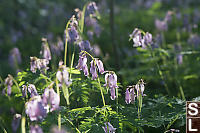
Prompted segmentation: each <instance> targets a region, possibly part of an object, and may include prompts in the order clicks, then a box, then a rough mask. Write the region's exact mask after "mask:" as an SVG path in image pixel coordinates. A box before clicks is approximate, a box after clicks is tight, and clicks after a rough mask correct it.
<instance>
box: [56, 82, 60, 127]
mask: <svg viewBox="0 0 200 133" xmlns="http://www.w3.org/2000/svg"><path fill="white" fill-rule="evenodd" d="M56 88H57V94H58V96H59V98H60V90H59V86H58V79H57V78H56ZM58 130H61V114H60V111H59V114H58Z"/></svg>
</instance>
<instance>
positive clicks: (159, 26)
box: [155, 19, 168, 31]
mask: <svg viewBox="0 0 200 133" xmlns="http://www.w3.org/2000/svg"><path fill="white" fill-rule="evenodd" d="M155 26H156V28H157V29H158V30H159V31H167V30H168V24H167V22H166V21H164V20H163V21H161V20H158V19H156V20H155Z"/></svg>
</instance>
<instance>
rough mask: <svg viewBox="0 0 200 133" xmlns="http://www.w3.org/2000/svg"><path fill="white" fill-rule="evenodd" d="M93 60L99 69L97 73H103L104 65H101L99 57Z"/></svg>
mask: <svg viewBox="0 0 200 133" xmlns="http://www.w3.org/2000/svg"><path fill="white" fill-rule="evenodd" d="M95 62H96V64H97V67H98V69H99V73H101V74H103V73H104V67H103V63H102V61H101V60H99V59H96V60H95Z"/></svg>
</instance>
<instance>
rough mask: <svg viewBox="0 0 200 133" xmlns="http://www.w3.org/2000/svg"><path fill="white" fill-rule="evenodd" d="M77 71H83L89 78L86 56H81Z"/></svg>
mask: <svg viewBox="0 0 200 133" xmlns="http://www.w3.org/2000/svg"><path fill="white" fill-rule="evenodd" d="M76 68H77V69H79V70H83V72H84V75H85V76H89V72H88V67H87V57H86V55H84V54H80V55H79V60H78V65H77V66H76Z"/></svg>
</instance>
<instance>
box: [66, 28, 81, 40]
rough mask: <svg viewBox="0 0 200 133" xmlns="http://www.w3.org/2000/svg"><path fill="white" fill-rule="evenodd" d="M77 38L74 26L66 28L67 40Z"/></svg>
mask: <svg viewBox="0 0 200 133" xmlns="http://www.w3.org/2000/svg"><path fill="white" fill-rule="evenodd" d="M78 39H79V34H78V31H77V29H76V27H75V26H71V27H70V28H68V41H69V42H70V43H74V42H76V41H77V40H78Z"/></svg>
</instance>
